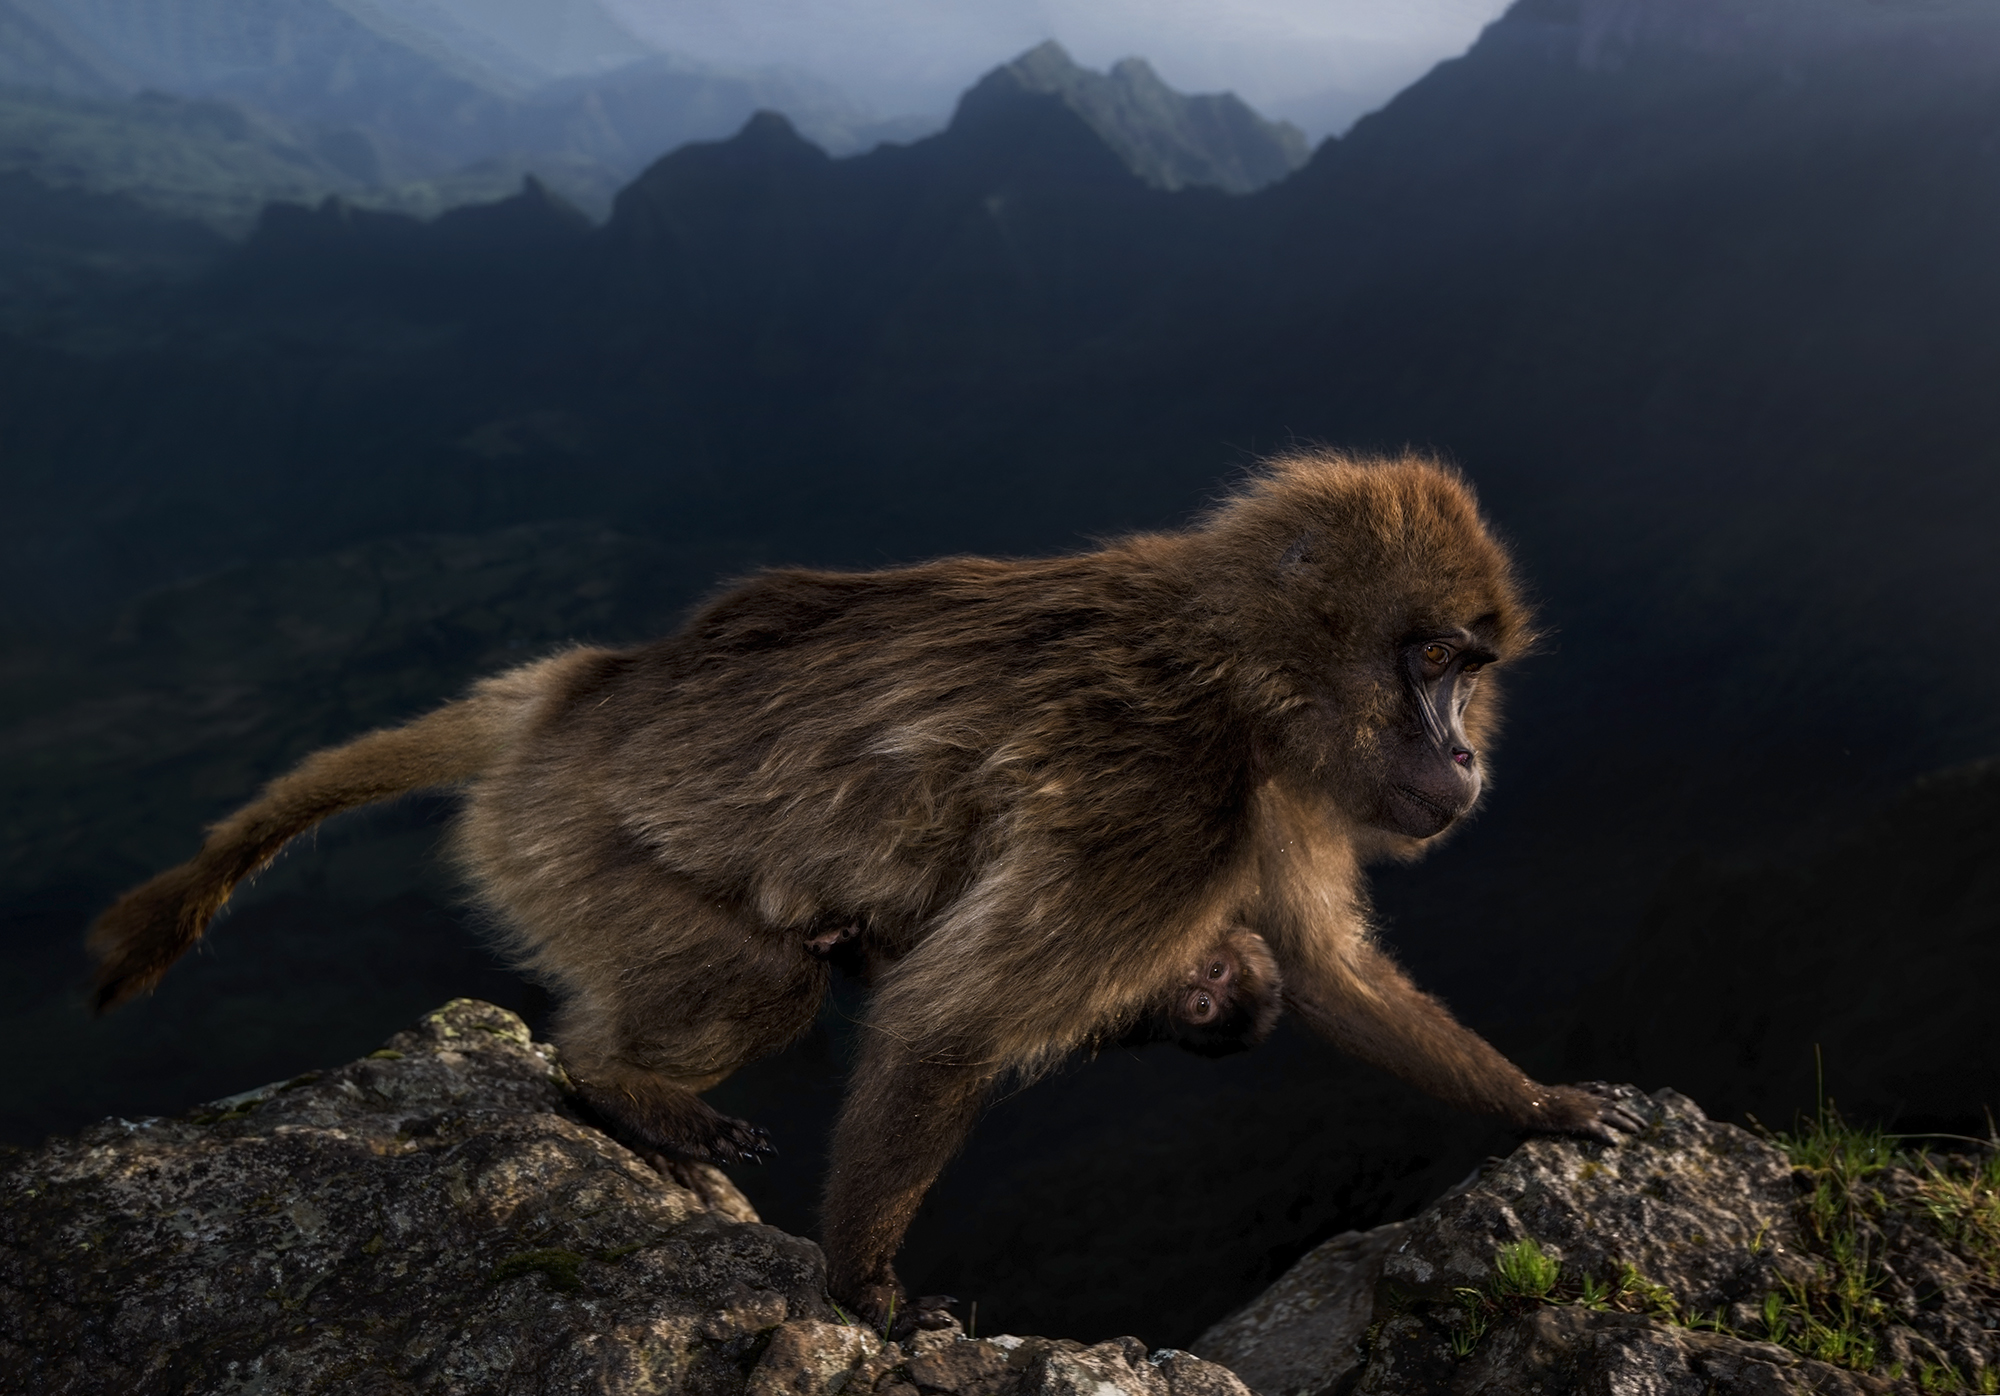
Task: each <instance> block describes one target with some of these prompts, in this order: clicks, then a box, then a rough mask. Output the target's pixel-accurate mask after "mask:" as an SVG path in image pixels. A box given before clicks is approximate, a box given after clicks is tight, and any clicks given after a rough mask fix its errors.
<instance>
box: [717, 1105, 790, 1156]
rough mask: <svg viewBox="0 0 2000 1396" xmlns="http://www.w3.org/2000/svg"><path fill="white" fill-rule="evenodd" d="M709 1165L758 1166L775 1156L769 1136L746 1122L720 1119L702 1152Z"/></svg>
mask: <svg viewBox="0 0 2000 1396" xmlns="http://www.w3.org/2000/svg"><path fill="white" fill-rule="evenodd" d="M702 1152H703V1154H704V1155H705V1156H706V1159H707V1161H708V1162H709V1163H762V1162H763V1161H764V1160H765V1159H767V1158H776V1157H777V1156H778V1146H777V1145H776V1144H773V1143H772V1142H771V1136H770V1135H769V1134H767V1133H766V1132H765V1131H763V1130H761V1129H759V1128H758V1127H757V1126H756V1125H753V1124H751V1123H750V1122H749V1121H748V1120H734V1119H730V1118H729V1117H728V1116H724V1117H722V1118H721V1119H719V1120H718V1121H717V1122H716V1129H715V1134H714V1137H713V1138H711V1139H710V1140H709V1141H708V1142H707V1143H706V1145H705V1146H704V1147H703V1150H702Z"/></svg>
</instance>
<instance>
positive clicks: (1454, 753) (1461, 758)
mask: <svg viewBox="0 0 2000 1396" xmlns="http://www.w3.org/2000/svg"><path fill="white" fill-rule="evenodd" d="M1451 759H1452V760H1454V761H1456V762H1457V763H1458V764H1459V765H1461V766H1470V765H1471V764H1472V753H1471V752H1469V751H1467V750H1466V749H1465V748H1464V747H1462V746H1455V747H1453V748H1452V749H1451Z"/></svg>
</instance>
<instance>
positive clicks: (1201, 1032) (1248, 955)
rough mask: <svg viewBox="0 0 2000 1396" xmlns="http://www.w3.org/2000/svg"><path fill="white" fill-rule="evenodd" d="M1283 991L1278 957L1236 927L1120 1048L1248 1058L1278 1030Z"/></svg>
mask: <svg viewBox="0 0 2000 1396" xmlns="http://www.w3.org/2000/svg"><path fill="white" fill-rule="evenodd" d="M1283 990H1284V978H1283V975H1282V974H1281V973H1280V971H1279V969H1278V961H1277V957H1276V956H1274V955H1273V954H1272V953H1271V947H1270V946H1269V945H1267V944H1265V942H1264V937H1262V936H1260V935H1258V934H1257V933H1256V932H1255V931H1251V930H1245V929H1244V928H1243V927H1241V926H1237V927H1234V928H1232V929H1231V930H1229V931H1228V932H1227V933H1226V934H1224V936H1223V937H1222V939H1221V940H1220V941H1218V942H1217V943H1216V944H1215V945H1212V946H1210V947H1209V948H1207V949H1206V950H1204V951H1203V952H1202V953H1201V954H1199V955H1197V956H1196V957H1195V958H1194V960H1193V962H1192V963H1190V964H1188V965H1187V966H1186V967H1185V968H1184V969H1183V970H1182V972H1181V976H1180V980H1179V982H1178V983H1176V984H1174V985H1173V987H1172V988H1171V989H1170V990H1168V992H1167V995H1166V997H1165V998H1164V999H1162V1000H1161V1001H1159V1002H1158V1003H1156V1004H1155V1005H1154V1006H1153V1009H1152V1011H1151V1012H1150V1013H1148V1014H1147V1015H1146V1016H1145V1017H1143V1018H1141V1019H1140V1020H1139V1021H1138V1023H1137V1024H1135V1025H1134V1026H1133V1027H1131V1028H1130V1029H1128V1030H1127V1031H1126V1032H1125V1033H1124V1034H1123V1035H1122V1036H1121V1037H1119V1039H1118V1045H1119V1046H1121V1047H1137V1046H1142V1045H1144V1044H1146V1043H1148V1042H1171V1043H1173V1044H1174V1045H1175V1046H1177V1047H1180V1048H1183V1049H1185V1050H1186V1051H1189V1052H1193V1053H1195V1054H1196V1055H1197V1056H1203V1057H1226V1056H1229V1055H1230V1054H1231V1053H1234V1052H1246V1051H1248V1050H1249V1049H1250V1048H1252V1047H1255V1046H1256V1045H1257V1044H1258V1043H1260V1042H1262V1041H1263V1040H1264V1039H1265V1038H1267V1037H1269V1036H1270V1035H1271V1029H1273V1028H1275V1027H1276V1026H1278V1017H1279V1014H1280V1013H1282V1012H1283V1011H1284V1008H1283V1002H1282V993H1283Z"/></svg>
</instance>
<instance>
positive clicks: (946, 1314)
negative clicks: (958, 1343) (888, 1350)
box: [889, 1294, 960, 1343]
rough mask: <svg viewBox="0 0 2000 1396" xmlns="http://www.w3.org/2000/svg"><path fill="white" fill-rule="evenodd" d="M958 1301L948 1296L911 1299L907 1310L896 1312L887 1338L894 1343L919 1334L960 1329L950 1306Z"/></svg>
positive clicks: (927, 1295) (938, 1295) (925, 1296)
mask: <svg viewBox="0 0 2000 1396" xmlns="http://www.w3.org/2000/svg"><path fill="white" fill-rule="evenodd" d="M957 1302H958V1301H957V1300H956V1299H954V1298H952V1297H951V1296H950V1295H949V1294H926V1295H924V1296H923V1297H921V1298H919V1299H912V1300H911V1301H910V1304H909V1307H908V1308H907V1309H898V1310H897V1311H896V1321H895V1322H894V1323H893V1324H891V1325H890V1331H889V1337H890V1339H891V1340H892V1341H894V1342H898V1343H900V1342H904V1341H906V1340H908V1339H910V1338H913V1337H915V1336H916V1335H917V1334H919V1333H935V1332H938V1331H939V1330H941V1329H946V1328H958V1327H960V1324H959V1321H958V1320H957V1318H955V1317H953V1315H952V1312H951V1306H952V1305H953V1304H956V1303H957Z"/></svg>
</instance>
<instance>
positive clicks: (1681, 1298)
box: [1195, 1086, 2000, 1396]
mask: <svg viewBox="0 0 2000 1396" xmlns="http://www.w3.org/2000/svg"><path fill="white" fill-rule="evenodd" d="M1617 1094H1618V1095H1619V1096H1620V1097H1621V1098H1622V1099H1624V1100H1625V1101H1626V1103H1627V1104H1628V1106H1629V1107H1630V1108H1632V1109H1633V1110H1634V1111H1635V1112H1636V1113H1638V1114H1641V1115H1642V1116H1643V1117H1644V1118H1645V1119H1646V1120H1647V1121H1648V1125H1647V1128H1646V1129H1645V1130H1643V1131H1642V1132H1640V1133H1639V1134H1637V1135H1635V1136H1632V1137H1630V1138H1628V1139H1625V1140H1624V1141H1622V1142H1620V1143H1619V1144H1616V1145H1613V1146H1605V1145H1602V1144H1597V1143H1592V1142H1587V1141H1582V1140H1571V1139H1554V1138H1546V1139H1535V1140H1531V1141H1529V1142H1527V1143H1525V1144H1523V1145H1522V1146H1521V1147H1520V1148H1519V1149H1518V1150H1516V1151H1515V1153H1514V1154H1513V1155H1512V1156H1510V1157H1509V1158H1507V1159H1504V1160H1489V1162H1488V1164H1487V1166H1486V1167H1485V1168H1484V1169H1483V1170H1482V1172H1481V1174H1480V1175H1479V1176H1478V1177H1476V1178H1475V1179H1473V1180H1471V1181H1470V1182H1469V1183H1468V1184H1466V1185H1462V1186H1461V1187H1460V1188H1457V1189H1454V1190H1453V1191H1452V1192H1451V1193H1450V1194H1447V1195H1446V1196H1445V1197H1444V1198H1442V1199H1440V1200H1439V1201H1438V1202H1437V1203H1435V1204H1433V1205H1432V1206H1431V1207H1430V1208H1428V1209H1426V1210H1425V1211H1424V1212H1423V1213H1421V1214H1420V1215H1418V1216H1417V1217H1414V1218H1412V1219H1411V1220H1409V1221H1407V1222H1398V1223H1395V1224H1392V1225H1389V1226H1385V1227H1380V1228H1377V1229H1376V1230H1374V1231H1370V1232H1360V1233H1355V1232H1350V1233H1347V1234H1346V1235H1342V1236H1337V1237H1335V1238H1334V1239H1333V1240H1331V1241H1328V1242H1327V1243H1325V1244H1324V1245H1322V1246H1320V1247H1319V1248H1318V1249H1316V1250H1314V1251H1312V1252H1310V1253H1308V1254H1307V1255H1306V1256H1305V1257H1304V1258H1303V1259H1302V1260H1300V1261H1299V1263H1298V1264H1297V1265H1296V1266H1294V1267H1293V1269H1292V1270H1291V1271H1289V1272H1287V1273H1286V1274H1285V1275H1284V1276H1283V1277H1282V1278H1281V1279H1280V1280H1279V1281H1278V1282H1277V1283H1276V1284H1275V1285H1273V1286H1272V1287H1271V1288H1270V1289H1269V1290H1267V1291H1265V1293H1264V1294H1262V1295H1261V1296H1259V1297H1258V1298H1257V1299H1256V1300H1255V1301H1253V1302H1252V1303H1251V1304H1250V1305H1248V1306H1247V1307H1245V1308H1244V1309H1243V1310H1241V1311H1239V1312H1238V1313H1236V1314H1233V1315H1231V1316H1230V1317H1229V1318H1227V1319H1225V1320H1223V1321H1222V1322H1221V1323H1219V1324H1217V1325H1216V1326H1215V1327H1213V1328H1211V1329H1210V1330H1209V1331H1208V1332H1207V1333H1205V1334H1203V1335H1202V1337H1201V1339H1200V1340H1199V1341H1198V1342H1197V1343H1196V1344H1195V1350H1196V1351H1197V1352H1199V1353H1201V1354H1202V1355H1203V1356H1205V1357H1208V1358H1210V1359H1212V1360H1214V1361H1217V1362H1222V1363H1226V1364H1228V1366H1229V1367H1230V1368H1232V1369H1234V1371H1235V1372H1236V1373H1237V1374H1238V1375H1240V1376H1241V1377H1242V1378H1243V1379H1244V1380H1245V1381H1246V1382H1248V1383H1249V1384H1250V1386H1251V1387H1252V1388H1253V1389H1254V1390H1256V1391H1257V1392H1259V1393H1260V1394H1261V1396H1321V1394H1322V1393H1341V1394H1342V1396H1345V1394H1346V1393H1355V1394H1356V1396H1359V1393H1379V1394H1380V1396H1392V1393H1395V1394H1403V1393H1407V1396H1432V1393H1440V1392H1465V1393H1472V1392H1479V1393H1487V1396H1511V1393H1522V1394H1523V1396H1526V1393H1530V1392H1535V1393H1545V1394H1546V1396H1555V1394H1556V1393H1576V1394H1577V1396H1586V1394H1588V1396H1682V1393H1686V1396H1705V1393H1710V1392H1717V1393H1732V1394H1733V1393H1774V1394H1775V1393H1804V1392H1815V1393H1825V1394H1827V1396H1850V1394H1851V1396H1858V1394H1859V1393H1866V1392H1878V1391H1891V1390H1894V1391H1904V1390H1907V1391H1916V1390H1918V1389H1919V1387H1918V1384H1917V1380H1916V1379H1917V1377H1918V1376H1919V1374H1920V1373H1921V1372H1922V1371H1923V1370H1924V1368H1925V1367H1926V1366H1927V1365H1928V1366H1930V1367H1932V1368H1933V1369H1936V1368H1938V1367H1940V1366H1941V1365H1943V1364H1950V1365H1951V1366H1952V1367H1953V1368H1954V1369H1955V1370H1956V1373H1957V1375H1956V1376H1955V1377H1953V1378H1951V1379H1950V1380H1952V1381H1962V1382H1971V1383H1977V1382H1979V1381H1981V1380H1982V1379H1986V1380H1990V1377H1988V1376H1986V1374H1989V1373H1994V1372H1995V1371H1996V1369H2000V1332H1997V1331H1996V1329H2000V1285H1996V1283H1995V1278H1996V1277H1995V1274H1994V1272H1993V1269H1992V1267H1991V1266H1990V1265H1983V1266H1982V1264H1981V1263H1979V1262H1978V1260H1977V1257H1976V1256H1969V1254H1968V1253H1967V1251H1966V1250H1965V1248H1963V1247H1959V1248H1954V1247H1951V1246H1947V1245H1945V1244H1943V1243H1942V1242H1941V1241H1940V1239H1939V1236H1938V1235H1937V1234H1936V1232H1935V1230H1934V1227H1933V1226H1931V1225H1929V1224H1927V1223H1926V1221H1925V1216H1926V1206H1925V1194H1924V1191H1923V1184H1922V1182H1921V1180H1920V1179H1919V1178H1918V1177H1917V1176H1916V1175H1915V1174H1913V1173H1911V1172H1910V1171H1909V1170H1908V1169H1906V1168H1903V1167H1900V1166H1898V1167H1890V1168H1885V1169H1883V1170H1881V1171H1879V1172H1875V1173H1871V1174H1869V1175H1868V1176H1867V1178H1866V1181H1865V1186H1866V1188H1867V1190H1868V1193H1869V1206H1868V1208H1867V1209H1866V1212H1865V1215H1866V1217H1867V1218H1869V1219H1868V1220H1864V1221H1863V1222H1862V1223H1860V1225H1859V1228H1858V1232H1857V1234H1856V1237H1855V1244H1856V1245H1857V1246H1859V1247H1861V1248H1863V1250H1864V1251H1865V1253H1866V1254H1867V1255H1869V1256H1871V1257H1873V1260H1872V1262H1871V1263H1872V1264H1873V1266H1874V1269H1873V1270H1872V1271H1871V1272H1870V1273H1871V1274H1873V1275H1875V1276H1876V1277H1877V1281H1876V1288H1875V1289H1874V1291H1873V1298H1874V1300H1876V1301H1879V1304H1880V1309H1879V1312H1878V1313H1877V1314H1876V1315H1875V1317H1874V1320H1873V1322H1872V1324H1871V1326H1872V1327H1873V1329H1874V1330H1875V1331H1876V1332H1877V1333H1878V1334H1879V1335H1880V1338H1881V1342H1880V1348H1879V1351H1878V1354H1877V1360H1876V1361H1875V1362H1874V1363H1873V1364H1872V1366H1871V1369H1870V1370H1868V1371H1858V1370H1851V1369H1849V1368H1846V1367H1838V1366H1833V1365H1829V1364H1828V1363H1826V1362H1821V1361H1817V1360H1813V1359H1811V1358H1808V1357H1806V1356H1802V1355H1801V1354H1800V1353H1799V1352H1798V1351H1794V1350H1792V1349H1790V1348H1788V1347H1783V1346H1779V1345H1777V1344H1774V1343H1771V1342H1765V1341H1761V1337H1762V1336H1764V1335H1765V1327H1764V1324H1763V1323H1762V1321H1761V1319H1762V1312H1761V1304H1762V1301H1763V1299H1764V1297H1765V1296H1766V1295H1769V1294H1773V1293H1781V1292H1784V1291H1785V1290H1786V1289H1787V1287H1788V1286H1793V1285H1797V1284H1799V1283H1801V1282H1806V1281H1810V1280H1811V1279H1812V1278H1813V1277H1814V1275H1815V1271H1816V1269H1817V1267H1819V1266H1820V1265H1821V1264H1822V1263H1823V1262H1822V1258H1821V1257H1819V1256H1817V1255H1816V1254H1815V1253H1814V1252H1813V1249H1812V1247H1811V1245H1810V1244H1809V1241H1808V1237H1807V1235H1806V1233H1805V1231H1804V1229H1803V1228H1804V1224H1805V1223H1804V1218H1803V1214H1804V1211H1805V1208H1804V1205H1803V1199H1804V1196H1805V1192H1804V1191H1803V1188H1804V1186H1805V1185H1806V1184H1808V1183H1809V1182H1810V1179H1809V1177H1808V1176H1807V1175H1805V1174H1804V1173H1803V1172H1802V1171H1800V1170H1795V1169H1794V1168H1793V1166H1792V1164H1791V1162H1790V1161H1789V1160H1788V1159H1787V1157H1786V1156H1785V1154H1784V1153H1783V1152H1782V1151H1781V1150H1780V1149H1778V1148H1777V1147H1776V1146H1775V1145H1773V1144H1771V1143H1768V1142H1766V1141H1764V1140H1762V1139H1759V1138H1757V1137H1756V1136H1755V1135H1752V1134H1750V1133H1748V1132H1747V1131H1745V1130H1742V1129H1738V1128H1737V1127H1735V1126H1733V1125H1727V1124H1719V1123H1716V1122H1714V1121H1711V1120H1709V1119H1708V1118H1707V1117H1706V1116H1705V1115H1703V1114H1702V1112H1701V1110H1700V1109H1699V1108H1698V1107H1697V1106H1696V1105H1695V1103H1694V1102H1693V1101H1691V1100H1688V1099H1687V1098H1686V1097H1685V1096H1681V1095H1679V1094H1678V1093H1676V1092H1674V1091H1670V1090H1663V1091H1659V1092H1657V1093H1655V1094H1654V1095H1652V1096H1650V1097H1648V1096H1645V1095H1643V1094H1641V1093H1640V1092H1639V1091H1638V1090H1636V1089H1634V1088H1632V1087H1629V1086H1626V1087H1619V1088H1617ZM1528 1240H1532V1241H1533V1242H1535V1243H1536V1245H1537V1246H1538V1247H1539V1248H1540V1250H1541V1252H1542V1254H1543V1255H1544V1256H1546V1257H1548V1258H1550V1259H1552V1260H1556V1261H1558V1262H1559V1263H1560V1265H1561V1267H1562V1273H1563V1275H1564V1277H1565V1281H1566V1283H1565V1284H1564V1285H1563V1286H1562V1287H1560V1288H1559V1289H1558V1291H1557V1292H1556V1293H1554V1294H1552V1295H1551V1296H1550V1297H1549V1298H1547V1299H1544V1300H1532V1299H1516V1300H1512V1301H1508V1302H1504V1303H1493V1304H1488V1305H1487V1306H1486V1307H1485V1308H1484V1309H1483V1310H1481V1312H1482V1314H1483V1315H1484V1319H1483V1323H1484V1326H1483V1327H1482V1328H1481V1329H1479V1330H1478V1331H1473V1330H1472V1328H1470V1327H1469V1326H1468V1322H1467V1313H1468V1310H1467V1307H1466V1303H1465V1299H1466V1295H1467V1292H1468V1291H1482V1290H1483V1291H1485V1292H1487V1293H1491V1292H1492V1288H1491V1287H1492V1281H1493V1277H1494V1273H1495V1262H1496V1258H1497V1256H1498V1254H1499V1251H1500V1249H1501V1248H1502V1247H1504V1246H1507V1245H1509V1244H1510V1243H1515V1242H1520V1241H1528ZM1627 1267H1629V1270H1628V1269H1627ZM1621 1274H1636V1275H1637V1276H1639V1277H1641V1278H1642V1279H1643V1281H1644V1282H1645V1288H1643V1289H1628V1292H1627V1293H1626V1294H1625V1295H1624V1297H1623V1298H1618V1297H1615V1296H1614V1298H1613V1300H1612V1301H1611V1302H1610V1303H1608V1304H1604V1303H1601V1302H1600V1303H1599V1304H1596V1305H1593V1304H1591V1303H1588V1302H1583V1301H1582V1298H1581V1296H1580V1295H1579V1294H1578V1293H1577V1281H1578V1280H1579V1278H1580V1277H1584V1276H1589V1277H1592V1278H1594V1279H1597V1280H1600V1281H1615V1280H1616V1279H1617V1277H1618V1276H1619V1275H1621ZM1864 1365H1868V1364H1864ZM1941 1380H1942V1379H1941ZM1925 1389H1933V1388H1925ZM1935 1389H1952V1390H1957V1389H1966V1390H1976V1389H1981V1388H1980V1387H1978V1386H1977V1385H1968V1386H1964V1387H1960V1386H1955V1385H1945V1386H1939V1387H1936V1388H1935Z"/></svg>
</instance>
